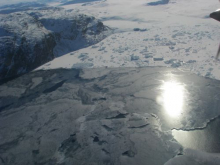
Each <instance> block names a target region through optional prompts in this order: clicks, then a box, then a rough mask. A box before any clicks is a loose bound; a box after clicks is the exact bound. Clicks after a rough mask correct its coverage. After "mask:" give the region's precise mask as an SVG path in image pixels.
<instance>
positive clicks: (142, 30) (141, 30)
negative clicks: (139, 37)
mask: <svg viewBox="0 0 220 165" xmlns="http://www.w3.org/2000/svg"><path fill="white" fill-rule="evenodd" d="M133 30H134V31H140V32H144V31H147V29H140V28H134V29H133Z"/></svg>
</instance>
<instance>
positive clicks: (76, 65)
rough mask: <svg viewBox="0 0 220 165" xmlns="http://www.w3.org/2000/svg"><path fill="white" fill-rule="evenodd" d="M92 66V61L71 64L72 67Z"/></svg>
mask: <svg viewBox="0 0 220 165" xmlns="http://www.w3.org/2000/svg"><path fill="white" fill-rule="evenodd" d="M91 67H93V63H76V64H74V65H73V66H72V68H77V69H80V68H91Z"/></svg>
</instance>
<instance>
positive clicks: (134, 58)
mask: <svg viewBox="0 0 220 165" xmlns="http://www.w3.org/2000/svg"><path fill="white" fill-rule="evenodd" d="M135 60H139V56H134V55H131V61H135Z"/></svg>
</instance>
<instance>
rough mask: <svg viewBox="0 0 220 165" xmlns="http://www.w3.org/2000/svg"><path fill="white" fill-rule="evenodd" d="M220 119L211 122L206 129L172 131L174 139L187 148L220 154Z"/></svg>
mask: <svg viewBox="0 0 220 165" xmlns="http://www.w3.org/2000/svg"><path fill="white" fill-rule="evenodd" d="M219 126H220V118H217V119H215V120H213V121H212V122H210V123H209V124H208V125H207V127H206V129H199V130H191V131H182V130H172V134H173V136H174V138H175V139H176V140H177V141H178V142H179V143H180V144H182V145H183V147H185V148H192V149H196V150H202V151H205V152H212V153H217V152H218V153H220V141H219V139H220V131H219Z"/></svg>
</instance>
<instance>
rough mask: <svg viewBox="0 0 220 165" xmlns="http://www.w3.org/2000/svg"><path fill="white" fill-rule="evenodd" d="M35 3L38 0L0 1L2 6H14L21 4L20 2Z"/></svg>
mask: <svg viewBox="0 0 220 165" xmlns="http://www.w3.org/2000/svg"><path fill="white" fill-rule="evenodd" d="M33 1H36V0H0V6H2V5H7V4H13V3H19V2H33Z"/></svg>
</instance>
